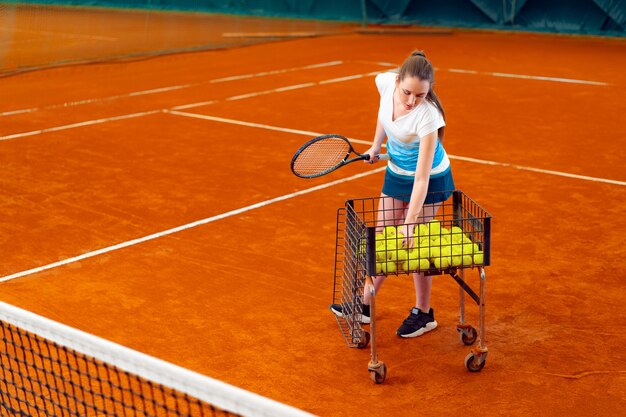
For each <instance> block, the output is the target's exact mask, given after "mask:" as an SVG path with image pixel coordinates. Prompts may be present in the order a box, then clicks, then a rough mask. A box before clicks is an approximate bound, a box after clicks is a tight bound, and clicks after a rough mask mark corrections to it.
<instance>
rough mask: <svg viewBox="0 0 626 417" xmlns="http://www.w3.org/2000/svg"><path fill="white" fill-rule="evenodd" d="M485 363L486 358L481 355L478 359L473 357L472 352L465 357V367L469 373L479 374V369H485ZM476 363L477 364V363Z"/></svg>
mask: <svg viewBox="0 0 626 417" xmlns="http://www.w3.org/2000/svg"><path fill="white" fill-rule="evenodd" d="M486 361H487V358H486V356H484V355H481V356H480V357H479V358H478V359H477V358H476V356H475V355H474V352H470V353H469V354H468V355H467V356H466V357H465V367H466V368H467V370H468V371H470V372H480V370H481V369H483V368H484V367H485V362H486ZM477 362H478V363H477Z"/></svg>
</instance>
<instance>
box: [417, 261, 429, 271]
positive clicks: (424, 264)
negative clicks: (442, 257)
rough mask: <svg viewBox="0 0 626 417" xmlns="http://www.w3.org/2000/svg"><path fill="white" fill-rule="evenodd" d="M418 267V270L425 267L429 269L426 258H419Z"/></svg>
mask: <svg viewBox="0 0 626 417" xmlns="http://www.w3.org/2000/svg"><path fill="white" fill-rule="evenodd" d="M419 269H420V271H425V270H427V269H430V261H429V260H428V259H426V258H422V259H420V263H419Z"/></svg>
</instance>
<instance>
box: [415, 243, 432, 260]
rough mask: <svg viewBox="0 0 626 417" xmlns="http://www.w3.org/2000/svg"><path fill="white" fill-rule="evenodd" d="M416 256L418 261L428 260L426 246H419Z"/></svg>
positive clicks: (428, 251) (428, 249)
mask: <svg viewBox="0 0 626 417" xmlns="http://www.w3.org/2000/svg"><path fill="white" fill-rule="evenodd" d="M417 255H418V258H419V259H428V258H430V248H429V247H428V246H420V247H419V249H418V250H417Z"/></svg>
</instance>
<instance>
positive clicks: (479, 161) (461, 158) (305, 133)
mask: <svg viewBox="0 0 626 417" xmlns="http://www.w3.org/2000/svg"><path fill="white" fill-rule="evenodd" d="M164 113H169V114H174V115H178V116H184V117H192V118H196V119H204V120H211V121H214V122H220V123H230V124H234V125H239V126H248V127H256V128H260V129H266V130H275V131H279V132H286V133H295V134H297V135H303V136H310V137H315V136H321V135H322V134H323V133H319V132H311V131H307V130H298V129H289V128H285V127H278V126H271V125H266V124H262V123H251V122H244V121H241V120H234V119H226V118H223V117H215V116H207V115H204V114H197V113H187V112H181V111H176V110H165V111H164ZM349 139H350V141H351V142H353V143H359V144H363V145H368V146H369V145H371V144H372V142H371V141H369V142H368V141H366V140H362V139H354V138H349ZM383 146H385V145H384V144H383ZM448 158H450V159H457V160H459V161H465V162H473V163H477V164H483V165H494V166H500V167H505V168H514V169H518V170H520V171H532V172H538V173H541V174H548V175H555V176H559V177H567V178H575V179H579V180H585V181H592V182H602V183H606V184H613V185H621V186H626V181H617V180H611V179H607V178H598V177H590V176H587V175H578V174H570V173H568V172H560V171H552V170H548V169H541V168H534V167H529V166H524V165H515V164H508V163H506V162H496V161H489V160H485V159H476V158H469V157H465V156H457V155H451V154H448Z"/></svg>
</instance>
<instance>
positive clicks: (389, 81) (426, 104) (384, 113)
mask: <svg viewBox="0 0 626 417" xmlns="http://www.w3.org/2000/svg"><path fill="white" fill-rule="evenodd" d="M397 75H398V74H396V73H394V72H386V73H383V74H378V75H377V76H376V86H377V87H378V92H379V93H380V106H379V108H378V120H380V123H381V124H382V126H383V128H384V129H385V133H386V135H387V152H388V153H389V154H390V155H391V161H389V162H388V165H387V167H388V169H389V170H391V172H392V173H394V174H396V175H399V176H402V177H414V176H415V170H416V167H417V158H418V155H419V146H420V140H421V138H422V137H424V136H426V135H428V134H429V133H432V132H435V131H437V130H438V129H439V128H440V127H442V126H445V122H444V120H443V116H442V115H441V113H439V110H438V109H437V107H435V105H434V104H432V103H431V102H430V101H427V100H423V101H422V102H421V103H420V104H419V105H418V106H417V107H415V108H414V109H412V110H411V111H410V112H409V113H407V114H405V115H403V116H400V117H397V118H396V120H393V93H394V91H395V88H396V77H397ZM449 169H450V160H449V159H448V156H447V155H446V151H445V150H444V149H443V146H442V145H441V142H440V141H439V140H437V147H436V148H435V156H434V158H433V165H432V169H431V172H430V176H431V177H436V176H440V175H443V174H445V173H446V172H447V171H448V170H449Z"/></svg>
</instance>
